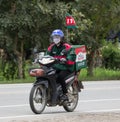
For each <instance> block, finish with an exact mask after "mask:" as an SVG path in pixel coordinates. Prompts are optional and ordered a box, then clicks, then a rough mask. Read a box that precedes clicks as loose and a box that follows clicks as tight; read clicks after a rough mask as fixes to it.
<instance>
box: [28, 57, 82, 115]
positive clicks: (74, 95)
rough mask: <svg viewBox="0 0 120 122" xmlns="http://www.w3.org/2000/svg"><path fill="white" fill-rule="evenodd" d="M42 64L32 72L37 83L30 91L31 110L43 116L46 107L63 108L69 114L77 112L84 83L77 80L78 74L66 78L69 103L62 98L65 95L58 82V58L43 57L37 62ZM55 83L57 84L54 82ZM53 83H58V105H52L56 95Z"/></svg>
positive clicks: (74, 73)
mask: <svg viewBox="0 0 120 122" xmlns="http://www.w3.org/2000/svg"><path fill="white" fill-rule="evenodd" d="M37 63H39V64H40V68H35V69H31V70H30V72H29V73H30V75H31V76H33V77H36V81H35V82H34V83H33V87H32V89H31V91H30V96H29V104H30V108H31V110H32V111H33V112H34V113H35V114H41V113H42V112H43V111H44V109H45V107H46V106H49V107H51V106H57V105H59V106H63V108H64V109H65V110H66V111H67V112H72V111H74V110H75V108H76V107H77V104H78V99H79V92H80V91H81V89H82V88H83V84H82V82H80V81H78V80H77V73H76V72H73V73H71V74H70V75H69V76H67V77H66V80H65V82H66V86H67V90H68V99H69V100H68V101H63V100H62V99H61V96H62V95H63V92H62V87H61V85H60V83H58V82H57V81H56V78H57V73H56V69H54V68H53V65H54V64H56V63H60V60H59V61H58V60H57V59H56V58H54V57H51V56H42V58H41V59H38V60H37ZM53 81H55V82H53ZM53 83H56V90H57V91H56V92H57V94H56V98H57V99H56V105H52V104H51V101H52V99H53V98H52V96H53V95H55V94H54V91H53V89H52V85H53Z"/></svg>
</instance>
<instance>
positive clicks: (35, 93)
mask: <svg viewBox="0 0 120 122" xmlns="http://www.w3.org/2000/svg"><path fill="white" fill-rule="evenodd" d="M46 103H47V100H46V89H45V87H44V86H43V85H37V86H33V87H32V89H31V91H30V96H29V104H30V108H31V110H32V111H33V112H34V113H35V114H41V113H42V112H43V111H44V109H45V107H46Z"/></svg>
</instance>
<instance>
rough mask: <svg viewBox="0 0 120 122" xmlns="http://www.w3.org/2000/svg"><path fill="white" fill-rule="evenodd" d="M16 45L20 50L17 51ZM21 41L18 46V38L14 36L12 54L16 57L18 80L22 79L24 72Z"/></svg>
mask: <svg viewBox="0 0 120 122" xmlns="http://www.w3.org/2000/svg"><path fill="white" fill-rule="evenodd" d="M18 45H19V46H20V49H19V51H18ZM23 45H24V44H23V41H20V44H18V36H17V34H16V38H15V43H14V52H15V54H16V55H17V59H18V60H17V61H18V78H20V79H22V78H24V72H23V54H24V50H23Z"/></svg>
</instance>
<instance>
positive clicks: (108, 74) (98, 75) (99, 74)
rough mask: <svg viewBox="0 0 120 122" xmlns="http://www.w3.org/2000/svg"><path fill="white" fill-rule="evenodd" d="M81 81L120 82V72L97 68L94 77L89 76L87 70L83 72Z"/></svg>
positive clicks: (80, 76)
mask: <svg viewBox="0 0 120 122" xmlns="http://www.w3.org/2000/svg"><path fill="white" fill-rule="evenodd" d="M79 79H80V80H83V81H92V80H95V81H97V80H120V70H118V71H117V70H110V69H103V68H95V69H94V76H87V70H86V69H83V70H81V73H80V75H79Z"/></svg>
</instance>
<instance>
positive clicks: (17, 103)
mask: <svg viewBox="0 0 120 122" xmlns="http://www.w3.org/2000/svg"><path fill="white" fill-rule="evenodd" d="M83 84H84V87H85V88H84V89H83V90H82V92H81V93H80V94H79V103H78V106H77V108H76V109H75V111H74V112H72V113H68V112H66V111H65V110H64V109H63V108H62V107H59V106H57V107H46V109H45V110H44V112H43V113H42V114H41V115H35V114H34V113H33V112H32V111H31V109H30V107H29V93H30V89H31V87H32V84H6V85H0V122H5V121H6V122H9V121H10V120H14V121H12V122H16V121H15V120H17V119H21V118H22V119H23V118H31V119H34V118H37V117H38V116H41V117H43V118H44V117H46V115H47V116H58V115H60V114H61V115H64V116H66V115H68V114H69V115H77V114H83V113H99V112H120V81H97V82H93V81H92V82H83ZM20 122H21V121H20ZM25 122H26V121H25Z"/></svg>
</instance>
